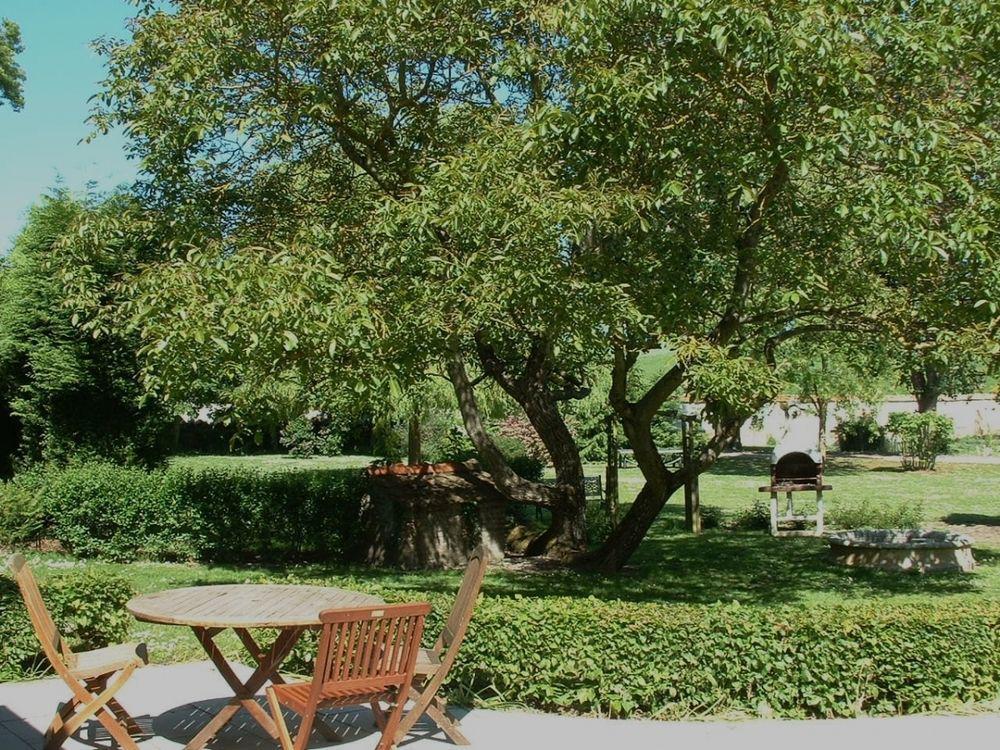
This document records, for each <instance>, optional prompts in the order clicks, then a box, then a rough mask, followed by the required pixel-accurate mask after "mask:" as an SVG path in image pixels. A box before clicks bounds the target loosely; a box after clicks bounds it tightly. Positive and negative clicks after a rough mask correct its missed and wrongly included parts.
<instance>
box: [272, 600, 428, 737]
mask: <svg viewBox="0 0 1000 750" xmlns="http://www.w3.org/2000/svg"><path fill="white" fill-rule="evenodd" d="M430 611H431V605H429V604H426V603H419V604H392V605H390V604H385V605H379V606H377V607H363V608H358V609H331V610H327V611H326V612H321V613H320V621H321V622H322V623H323V632H322V634H321V635H320V639H319V650H318V652H317V655H316V665H315V667H314V669H313V678H312V680H311V681H310V682H297V683H285V684H279V685H271V686H270V687H268V688H267V700H268V703H269V704H270V707H271V714H272V715H273V717H274V723H275V724H277V726H278V741H279V742H281V747H282V748H283V750H305V748H306V746H307V745H308V744H309V734H310V733H311V732H312V729H313V727H314V726H315V725H316V722H317V717H316V711H317V710H319V709H321V708H330V707H333V706H354V705H361V704H364V703H370V704H371V705H372V708H373V710H376V711H377V712H379V713H380V714H381V706H380V705H379V702H380V701H385V702H387V703H395V707H394V708H393V709H392V711H391V713H390V714H389V716H388V717H387V718H386V719H385V722H384V726H383V730H382V737H381V739H380V740H379V743H378V746H377V748H376V750H389V748H392V747H395V745H396V742H395V738H396V728H397V727H398V726H399V720H400V717H401V715H402V713H403V706H404V705H405V703H406V696H407V695H408V694H409V691H410V684H411V682H412V681H413V668H414V665H415V664H416V661H417V650H418V648H419V647H420V636H421V635H422V634H423V632H424V618H426V617H427V615H428V614H429V613H430ZM282 706H288V707H289V708H291V709H292V710H293V711H295V712H296V713H297V714H299V715H300V716H301V717H302V724H301V726H300V727H299V732H298V734H297V735H296V737H295V740H294V742H293V740H292V738H291V736H290V735H289V733H288V727H287V725H286V724H285V719H284V716H283V715H282V712H281V707H282Z"/></svg>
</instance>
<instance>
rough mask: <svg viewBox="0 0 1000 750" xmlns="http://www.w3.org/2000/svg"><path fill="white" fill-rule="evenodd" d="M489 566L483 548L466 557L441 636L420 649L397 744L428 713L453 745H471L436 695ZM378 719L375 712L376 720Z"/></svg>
mask: <svg viewBox="0 0 1000 750" xmlns="http://www.w3.org/2000/svg"><path fill="white" fill-rule="evenodd" d="M488 565H489V553H487V551H486V550H485V549H484V548H483V547H478V548H477V549H476V550H475V551H474V552H473V553H472V557H470V558H469V563H468V565H467V566H466V568H465V575H464V576H463V577H462V585H461V586H460V587H459V589H458V596H457V598H456V599H455V604H454V606H453V607H452V609H451V614H450V615H448V621H447V622H446V623H445V626H444V629H443V630H442V631H441V635H439V636H438V639H437V641H436V642H435V644H434V646H433V648H422V649H420V653H419V654H418V656H417V664H416V675H415V676H414V678H413V685H412V686H411V687H410V696H409V697H410V700H412V701H413V708H412V709H410V711H409V712H408V713H407V714H406V715H405V716H404V717H403V719H402V721H401V722H400V723H399V729H397V730H396V740H397V741H399V740H401V739H402V738H403V737H404V736H405V735H406V734H408V733H409V732H410V730H412V729H413V726H414V724H416V723H417V721H418V720H419V719H420V717H421V716H423V715H424V714H427V715H428V716H429V717H431V719H433V720H434V723H435V724H437V725H438V726H439V727H441V729H442V731H444V733H445V734H446V735H448V737H450V738H451V741H452V742H454V743H455V744H456V745H468V744H471V743H470V742H469V740H468V739H466V737H465V735H464V734H462V732H461V731H459V728H458V723H459V722H458V719H456V718H455V717H454V716H452V715H451V714H450V713H448V706H447V704H446V703H445V700H444V699H443V698H441V697H440V696H438V694H437V693H438V691H439V690H440V689H441V684H442V683H443V682H444V680H445V678H446V677H447V676H448V672H449V671H450V670H451V667H452V665H453V664H454V663H455V659H456V657H457V656H458V650H459V648H461V646H462V641H463V640H464V639H465V632H466V631H467V630H468V628H469V621H470V620H471V619H472V611H473V610H474V609H475V607H476V600H477V599H478V598H479V590H480V589H481V588H482V586H483V577H484V576H485V575H486V568H487V566H488ZM380 720H381V718H380V717H379V716H378V713H377V712H376V721H380Z"/></svg>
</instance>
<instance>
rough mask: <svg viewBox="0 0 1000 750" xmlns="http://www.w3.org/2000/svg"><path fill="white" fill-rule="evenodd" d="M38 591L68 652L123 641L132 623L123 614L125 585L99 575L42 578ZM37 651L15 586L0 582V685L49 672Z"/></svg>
mask: <svg viewBox="0 0 1000 750" xmlns="http://www.w3.org/2000/svg"><path fill="white" fill-rule="evenodd" d="M40 588H41V590H42V597H43V598H44V599H45V603H46V604H47V605H48V608H49V611H50V612H51V613H52V619H53V620H55V622H56V623H57V625H58V627H59V630H60V632H61V633H62V635H63V636H64V637H65V638H66V639H67V641H68V645H69V646H70V647H71V648H73V649H75V650H89V649H94V648H102V647H104V646H107V645H109V644H111V643H121V642H123V641H124V640H125V637H126V633H127V632H128V628H129V625H130V624H131V622H132V617H131V615H129V613H128V611H127V610H126V609H125V602H127V601H128V600H129V599H130V598H131V597H132V596H133V591H132V589H131V586H130V585H129V583H128V581H126V580H124V579H123V578H121V577H119V576H116V575H112V574H109V573H106V572H103V571H93V570H82V571H80V570H71V571H66V572H60V573H59V574H58V575H54V576H52V577H51V578H45V579H43V580H42V581H41V582H40ZM41 651H42V649H41V646H40V645H39V643H38V640H37V638H36V637H35V633H34V630H32V627H31V622H30V621H29V620H28V612H27V610H26V609H25V606H24V601H23V600H22V599H21V594H20V592H19V591H18V589H17V585H16V584H15V583H14V581H13V580H11V579H10V578H9V577H6V576H3V577H0V682H5V681H7V680H22V679H24V678H26V677H32V676H35V675H36V674H38V673H40V672H43V671H48V669H49V666H48V664H47V663H46V661H45V658H44V657H43V656H42V653H41Z"/></svg>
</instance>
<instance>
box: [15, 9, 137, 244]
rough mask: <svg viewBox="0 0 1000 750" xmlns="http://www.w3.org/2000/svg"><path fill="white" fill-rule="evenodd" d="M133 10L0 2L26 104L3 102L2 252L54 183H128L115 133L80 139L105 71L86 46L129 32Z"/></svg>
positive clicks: (129, 167) (130, 168)
mask: <svg viewBox="0 0 1000 750" xmlns="http://www.w3.org/2000/svg"><path fill="white" fill-rule="evenodd" d="M133 11H134V8H133V6H132V5H130V4H129V3H128V2H126V0H0V17H5V18H9V19H11V20H12V21H14V22H16V23H17V24H18V25H19V26H20V27H21V37H22V40H23V42H24V46H25V51H24V53H23V54H21V55H20V56H19V58H18V59H19V62H20V64H21V67H22V68H23V69H24V72H25V74H26V76H27V80H26V81H25V84H24V99H25V104H24V109H22V110H21V111H20V112H14V111H13V110H12V109H11V108H10V107H9V106H7V105H6V104H4V106H3V107H0V254H2V253H4V252H6V251H7V250H8V249H9V247H10V244H11V242H12V240H13V237H14V235H16V234H17V232H18V230H19V229H20V227H21V226H22V224H23V222H24V216H25V213H26V212H27V209H28V207H29V206H31V204H32V203H34V202H35V201H36V200H37V199H38V197H39V196H40V195H41V194H43V193H45V192H46V191H47V190H49V189H50V188H52V187H53V186H55V185H56V184H57V183H58V181H60V180H61V181H62V184H64V185H65V186H67V187H69V188H70V189H72V190H84V189H85V188H86V187H87V184H88V183H90V182H93V183H95V184H96V186H97V188H98V189H100V190H107V189H110V188H113V187H115V186H116V185H119V184H122V183H127V182H130V181H131V180H132V179H133V178H134V177H135V174H136V166H135V164H134V162H130V161H128V160H127V159H126V158H125V152H124V148H123V145H124V142H123V139H122V138H121V137H120V136H118V135H109V136H102V137H101V138H98V139H97V140H96V141H95V142H93V143H89V144H87V143H79V141H80V140H81V139H82V138H84V137H85V136H86V135H87V134H88V133H89V130H90V128H89V126H88V125H87V124H86V122H85V120H86V118H87V115H88V113H89V111H90V105H89V103H88V102H87V99H88V98H89V97H90V96H91V95H93V94H94V93H96V92H97V89H98V83H99V82H100V80H101V79H102V78H103V77H104V74H103V73H104V70H103V63H102V61H101V59H100V58H99V57H98V56H97V54H96V53H94V51H93V50H91V48H90V42H91V41H92V40H94V39H96V38H97V37H100V36H112V37H124V36H127V30H126V28H125V22H126V20H127V19H128V18H130V17H131V16H132V15H133Z"/></svg>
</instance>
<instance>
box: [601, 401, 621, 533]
mask: <svg viewBox="0 0 1000 750" xmlns="http://www.w3.org/2000/svg"><path fill="white" fill-rule="evenodd" d="M606 422H607V424H606V425H605V430H606V433H607V434H606V437H607V461H606V468H605V471H604V503H605V506H606V508H607V513H608V518H609V519H610V521H611V525H612V526H617V525H618V436H617V435H616V434H615V418H614V417H613V416H611V415H610V414H609V415H608V418H607V420H606Z"/></svg>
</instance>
